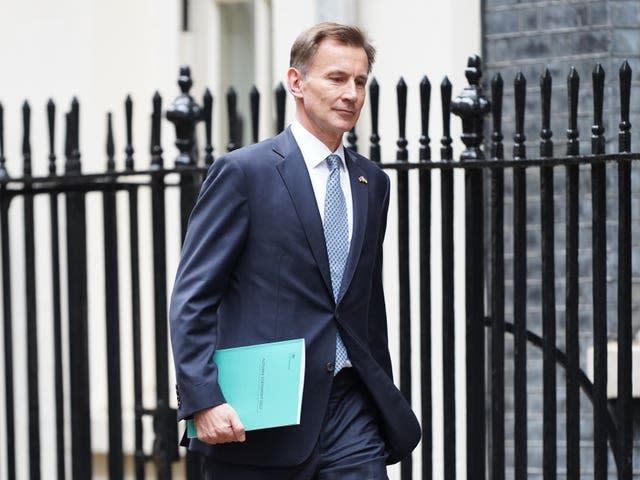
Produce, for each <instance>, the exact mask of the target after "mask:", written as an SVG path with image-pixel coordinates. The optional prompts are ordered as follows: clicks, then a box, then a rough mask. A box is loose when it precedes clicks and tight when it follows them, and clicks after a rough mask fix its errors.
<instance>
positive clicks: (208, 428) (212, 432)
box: [193, 403, 245, 445]
mask: <svg viewBox="0 0 640 480" xmlns="http://www.w3.org/2000/svg"><path fill="white" fill-rule="evenodd" d="M193 420H194V422H195V425H196V431H197V432H198V440H200V441H201V442H205V443H210V444H211V445H215V444H217V443H229V442H244V439H245V434H244V426H243V425H242V422H240V417H238V414H237V413H236V411H235V410H234V409H233V407H232V406H231V405H229V404H228V403H223V404H221V405H218V406H215V407H211V408H205V409H204V410H200V411H199V412H196V413H195V414H194V415H193Z"/></svg>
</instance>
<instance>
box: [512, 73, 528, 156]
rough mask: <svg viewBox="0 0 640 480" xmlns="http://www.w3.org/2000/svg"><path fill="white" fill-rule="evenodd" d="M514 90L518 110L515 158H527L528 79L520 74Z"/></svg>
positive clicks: (514, 138)
mask: <svg viewBox="0 0 640 480" xmlns="http://www.w3.org/2000/svg"><path fill="white" fill-rule="evenodd" d="M513 89H514V93H515V109H516V133H515V135H514V137H513V141H514V146H513V156H514V158H517V159H520V158H526V156H527V150H526V148H527V147H526V146H525V144H524V142H525V141H526V139H527V137H526V135H525V134H524V114H525V106H526V102H527V79H526V78H525V76H524V75H523V74H522V72H518V74H517V75H516V78H515V79H514V81H513Z"/></svg>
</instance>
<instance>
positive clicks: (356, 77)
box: [289, 39, 369, 150]
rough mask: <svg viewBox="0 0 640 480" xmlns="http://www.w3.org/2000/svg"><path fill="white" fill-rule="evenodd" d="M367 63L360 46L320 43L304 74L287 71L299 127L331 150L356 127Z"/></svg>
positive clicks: (362, 100)
mask: <svg viewBox="0 0 640 480" xmlns="http://www.w3.org/2000/svg"><path fill="white" fill-rule="evenodd" d="M368 69H369V63H368V60H367V54H366V52H365V51H364V49H363V48H362V47H353V46H349V45H345V44H342V43H340V42H337V41H335V40H332V39H325V40H323V41H322V42H321V43H320V45H319V47H318V51H317V52H316V55H315V56H314V57H313V59H312V60H311V64H310V66H309V69H308V71H307V73H306V75H302V73H301V72H299V71H298V70H297V69H295V68H291V69H289V89H290V91H291V93H292V94H293V95H294V96H295V97H296V99H297V107H298V108H297V110H296V114H297V117H298V120H299V121H300V123H302V125H303V126H304V127H305V128H306V129H307V130H309V131H310V132H311V133H313V134H314V135H315V136H316V137H317V138H319V139H320V140H321V141H322V142H323V143H324V144H325V145H327V146H328V147H329V149H331V150H335V149H336V148H337V147H338V145H339V143H340V141H341V139H342V134H343V133H344V132H347V131H349V130H351V128H352V127H353V126H354V125H355V123H356V121H357V120H358V117H359V116H360V110H361V109H362V105H363V104H364V98H365V86H366V84H367V75H368Z"/></svg>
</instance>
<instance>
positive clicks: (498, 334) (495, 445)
mask: <svg viewBox="0 0 640 480" xmlns="http://www.w3.org/2000/svg"><path fill="white" fill-rule="evenodd" d="M503 85H504V84H503V81H502V77H501V76H500V74H497V75H496V76H495V77H494V78H493V79H492V80H491V110H492V112H491V113H492V119H493V133H492V134H491V140H492V142H491V158H492V159H493V160H496V161H500V160H503V159H504V146H503V145H502V138H503V137H502V88H503ZM522 108H523V109H524V105H522ZM516 112H518V105H516ZM516 118H518V115H517V114H516ZM516 123H517V120H516ZM520 126H522V123H520ZM516 129H517V127H516ZM490 174H491V178H490V190H491V192H490V198H489V213H490V222H491V223H490V224H491V231H490V234H489V238H490V251H491V274H490V280H489V281H490V286H491V297H490V305H491V361H490V365H491V367H490V370H491V448H490V455H491V470H490V471H491V478H492V479H493V480H503V479H504V475H505V471H504V469H505V452H504V449H505V441H504V436H505V435H504V403H505V402H504V344H505V340H504V330H505V328H504V300H505V295H504V288H505V287H504V169H503V168H502V167H499V166H496V167H494V168H492V169H491V170H490Z"/></svg>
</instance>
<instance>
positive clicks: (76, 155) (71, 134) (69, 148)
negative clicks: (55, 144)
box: [65, 97, 82, 174]
mask: <svg viewBox="0 0 640 480" xmlns="http://www.w3.org/2000/svg"><path fill="white" fill-rule="evenodd" d="M65 143H66V152H67V162H66V165H65V173H67V174H70V173H72V174H79V173H81V171H82V166H81V164H80V103H79V102H78V99H77V98H76V97H73V98H72V100H71V110H70V111H69V113H68V115H67V137H66V142H65Z"/></svg>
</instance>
